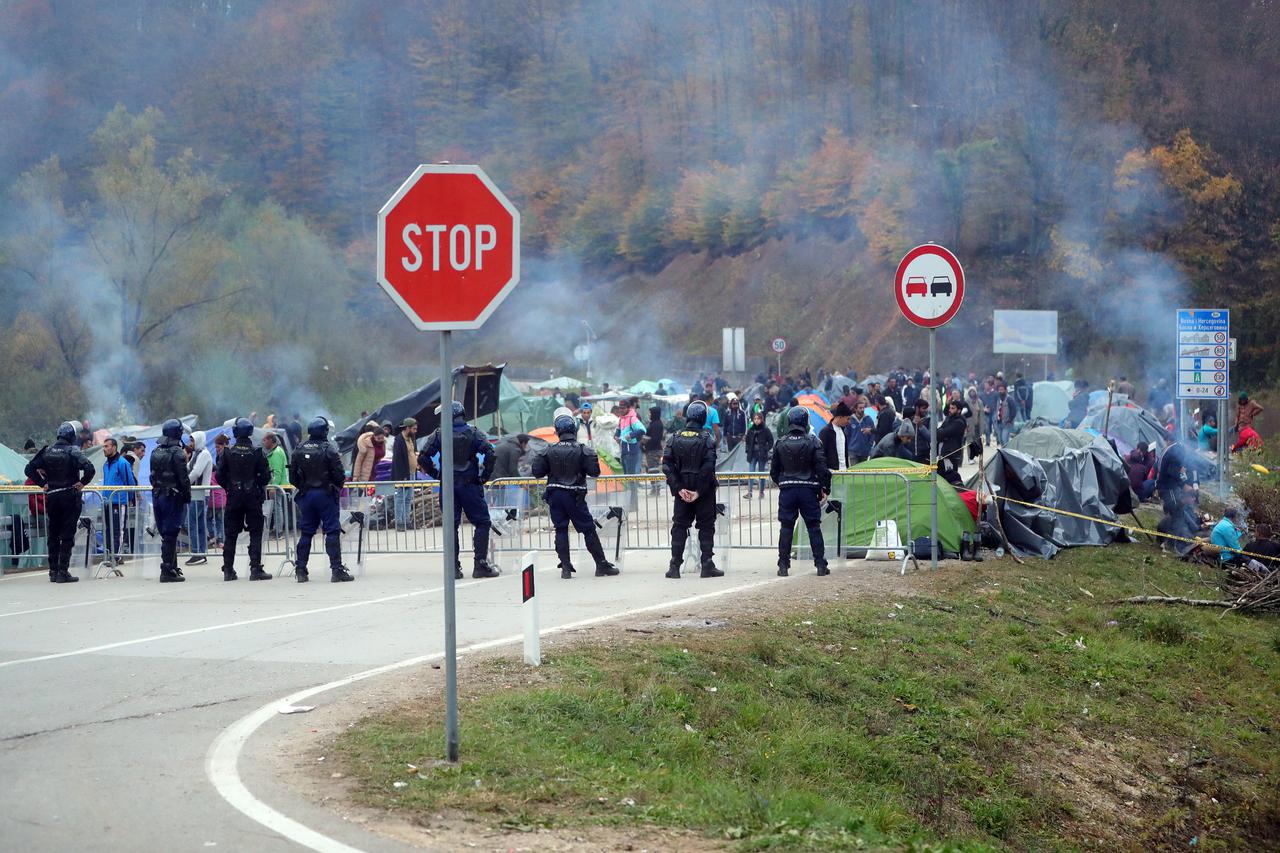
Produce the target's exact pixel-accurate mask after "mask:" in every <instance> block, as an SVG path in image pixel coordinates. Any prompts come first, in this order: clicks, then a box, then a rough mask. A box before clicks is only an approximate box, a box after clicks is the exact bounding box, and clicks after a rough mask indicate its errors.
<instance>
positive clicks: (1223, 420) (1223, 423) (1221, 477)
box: [1218, 399, 1229, 498]
mask: <svg viewBox="0 0 1280 853" xmlns="http://www.w3.org/2000/svg"><path fill="white" fill-rule="evenodd" d="M1228 434H1229V433H1228V432H1227V401H1226V400H1221V399H1220V400H1218V497H1220V498H1225V497H1226V494H1227V493H1226V492H1225V491H1224V489H1225V488H1226V487H1225V485H1224V483H1225V481H1226V476H1225V469H1226V467H1227V453H1226V450H1227V436H1228Z"/></svg>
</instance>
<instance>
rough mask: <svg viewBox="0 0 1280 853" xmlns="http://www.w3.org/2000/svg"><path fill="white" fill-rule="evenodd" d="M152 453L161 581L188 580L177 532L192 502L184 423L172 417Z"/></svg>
mask: <svg viewBox="0 0 1280 853" xmlns="http://www.w3.org/2000/svg"><path fill="white" fill-rule="evenodd" d="M161 429H162V432H163V435H162V436H161V438H160V441H159V443H158V444H157V445H156V449H155V450H154V451H153V452H152V453H151V505H152V509H154V510H155V514H156V529H157V530H158V531H159V533H160V583H179V582H181V581H184V580H186V578H185V577H183V576H182V570H181V569H179V568H178V531H179V530H181V529H182V521H183V517H184V516H185V515H186V514H187V504H189V503H191V477H190V476H189V475H188V474H187V455H186V453H185V452H183V449H182V423H181V422H180V421H178V420H177V419H175V418H170V419H169V420H167V421H165V422H164V425H163V426H162V427H161Z"/></svg>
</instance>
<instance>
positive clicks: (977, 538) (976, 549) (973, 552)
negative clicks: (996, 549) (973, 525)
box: [969, 533, 983, 563]
mask: <svg viewBox="0 0 1280 853" xmlns="http://www.w3.org/2000/svg"><path fill="white" fill-rule="evenodd" d="M969 559H970V560H973V561H974V562H975V563H981V562H983V557H982V534H981V533H970V534H969Z"/></svg>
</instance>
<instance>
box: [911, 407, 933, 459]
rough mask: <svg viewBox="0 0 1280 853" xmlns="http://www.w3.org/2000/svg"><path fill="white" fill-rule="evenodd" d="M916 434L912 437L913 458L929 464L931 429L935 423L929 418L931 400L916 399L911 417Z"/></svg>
mask: <svg viewBox="0 0 1280 853" xmlns="http://www.w3.org/2000/svg"><path fill="white" fill-rule="evenodd" d="M911 423H912V425H913V426H914V427H915V434H914V435H913V436H912V438H911V458H913V459H914V460H915V461H916V462H919V463H920V464H921V465H928V464H929V430H931V429H932V428H933V424H932V422H931V421H930V419H929V401H928V400H925V399H920V400H916V410H915V414H914V416H913V417H912V418H911Z"/></svg>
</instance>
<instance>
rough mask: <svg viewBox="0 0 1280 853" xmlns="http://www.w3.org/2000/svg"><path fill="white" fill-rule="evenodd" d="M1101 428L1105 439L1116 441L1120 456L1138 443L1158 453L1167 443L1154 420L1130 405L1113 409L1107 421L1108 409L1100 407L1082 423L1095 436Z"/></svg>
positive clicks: (1161, 428) (1153, 417) (1154, 417)
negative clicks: (1146, 445) (1144, 443)
mask: <svg viewBox="0 0 1280 853" xmlns="http://www.w3.org/2000/svg"><path fill="white" fill-rule="evenodd" d="M1104 425H1105V426H1106V431H1107V436H1106V437H1107V438H1113V439H1115V442H1116V447H1118V448H1119V449H1120V452H1121V453H1129V452H1130V451H1132V450H1133V449H1134V448H1135V447H1137V446H1138V442H1140V441H1145V442H1146V443H1147V444H1148V446H1150V447H1151V449H1152V450H1155V451H1157V452H1158V451H1159V450H1160V449H1161V448H1163V447H1164V446H1165V445H1166V444H1168V443H1169V434H1168V433H1167V432H1165V430H1164V428H1163V427H1162V426H1160V421H1158V420H1156V416H1155V415H1153V414H1151V413H1150V412H1148V411H1147V410H1146V409H1140V408H1138V407H1137V406H1134V405H1132V404H1130V405H1127V406H1120V405H1116V406H1112V407H1111V417H1110V419H1108V418H1107V407H1106V406H1103V407H1102V408H1101V409H1100V410H1098V411H1096V412H1091V413H1090V414H1089V415H1088V416H1087V417H1086V418H1085V419H1084V421H1082V422H1081V426H1082V427H1083V428H1085V429H1088V430H1091V431H1093V432H1095V433H1097V434H1101V433H1102V429H1103V426H1104Z"/></svg>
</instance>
